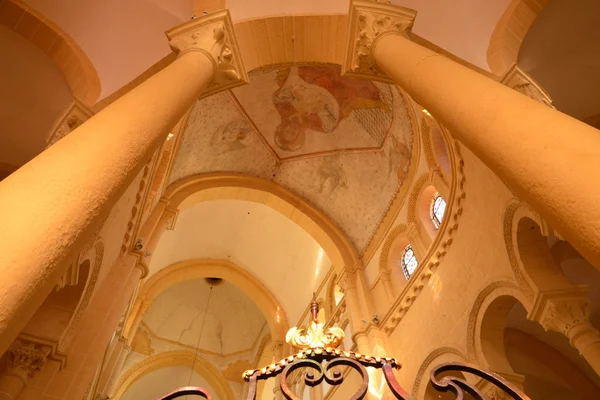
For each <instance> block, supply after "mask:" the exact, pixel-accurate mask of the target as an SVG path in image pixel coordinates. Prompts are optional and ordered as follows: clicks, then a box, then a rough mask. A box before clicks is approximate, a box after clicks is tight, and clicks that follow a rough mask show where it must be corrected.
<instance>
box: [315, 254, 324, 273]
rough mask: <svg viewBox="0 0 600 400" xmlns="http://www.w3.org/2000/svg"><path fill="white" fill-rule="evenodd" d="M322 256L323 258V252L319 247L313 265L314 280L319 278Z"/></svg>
mask: <svg viewBox="0 0 600 400" xmlns="http://www.w3.org/2000/svg"><path fill="white" fill-rule="evenodd" d="M323 256H325V250H323V248H322V247H321V248H320V249H319V254H318V255H317V262H316V263H315V278H316V277H318V276H319V272H320V271H321V266H322V265H323V258H324V257H323Z"/></svg>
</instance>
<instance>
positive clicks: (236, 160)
mask: <svg viewBox="0 0 600 400" xmlns="http://www.w3.org/2000/svg"><path fill="white" fill-rule="evenodd" d="M412 140H413V137H412V125H411V119H410V116H409V114H408V110H407V105H406V102H405V99H404V97H403V96H402V94H401V93H400V92H399V90H398V89H397V88H396V87H395V86H390V85H386V84H380V83H373V82H369V81H361V80H355V79H349V78H342V77H340V69H339V66H334V65H329V64H314V65H313V64H311V65H282V66H276V67H271V68H268V69H261V70H257V71H254V72H252V73H251V74H250V84H249V85H247V86H245V87H241V88H238V89H236V90H234V91H233V92H228V93H220V94H217V95H214V96H211V97H209V98H206V99H202V100H200V101H198V102H197V103H196V105H195V106H194V107H193V109H192V111H191V114H190V116H189V120H188V122H187V125H186V128H185V130H184V133H183V138H182V141H181V145H180V148H179V151H178V153H177V157H176V160H175V162H174V166H173V169H172V171H171V176H170V178H169V182H170V183H172V182H174V181H176V180H178V179H181V178H184V177H186V176H189V175H193V174H198V173H205V172H240V173H246V174H250V175H254V176H259V177H262V178H265V179H269V180H272V181H273V182H275V183H277V184H280V185H282V186H284V187H286V188H288V189H290V190H292V191H294V192H296V193H298V194H299V195H301V196H303V197H304V198H305V199H307V200H308V201H310V202H311V203H312V204H314V205H315V206H317V207H318V208H320V209H321V210H322V211H323V212H324V213H325V214H327V215H328V216H329V217H330V218H331V219H332V220H333V221H335V222H336V223H337V224H338V226H339V227H340V228H341V229H342V230H343V231H344V232H345V233H346V235H348V237H349V238H351V239H352V241H353V242H354V244H355V245H356V247H357V249H358V250H359V251H363V250H364V249H365V248H366V246H367V244H368V243H369V241H370V238H371V237H372V235H373V234H374V232H375V230H376V229H377V226H378V225H379V223H380V222H381V220H382V218H383V216H384V215H385V213H386V212H387V210H388V208H389V206H390V204H391V201H392V200H393V198H394V196H395V195H396V193H397V192H398V190H399V188H400V186H401V185H402V183H403V182H404V181H405V180H406V179H407V176H408V175H409V174H408V171H409V166H410V162H411V158H412Z"/></svg>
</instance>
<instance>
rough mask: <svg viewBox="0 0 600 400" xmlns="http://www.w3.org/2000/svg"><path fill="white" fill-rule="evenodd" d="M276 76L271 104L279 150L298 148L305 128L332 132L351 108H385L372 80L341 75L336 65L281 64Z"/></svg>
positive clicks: (304, 134)
mask: <svg viewBox="0 0 600 400" xmlns="http://www.w3.org/2000/svg"><path fill="white" fill-rule="evenodd" d="M276 79H277V83H278V85H279V89H278V90H277V91H276V92H275V93H274V94H273V104H274V106H275V108H276V110H277V112H278V113H279V116H280V117H281V123H280V124H279V126H278V127H277V128H276V129H275V143H276V144H277V146H279V147H280V148H281V149H283V150H288V151H294V150H298V149H300V148H301V147H302V146H303V145H304V142H305V139H306V131H307V130H311V131H314V132H320V133H330V132H333V131H334V130H335V129H336V128H337V127H338V125H339V124H340V122H341V121H342V120H344V119H345V118H347V117H348V116H349V115H350V113H352V111H356V110H364V109H373V110H384V111H388V109H389V107H388V105H387V104H386V103H385V102H384V101H383V100H382V98H381V96H380V92H379V89H378V88H377V87H376V86H375V85H374V84H373V83H372V82H369V81H363V80H359V79H353V78H342V77H341V76H340V69H339V67H333V66H327V65H326V66H291V67H282V68H280V69H279V70H278V71H277V77H276ZM378 135H379V134H377V135H376V136H378ZM372 136H373V135H372Z"/></svg>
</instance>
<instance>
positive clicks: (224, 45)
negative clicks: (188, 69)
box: [166, 10, 248, 97]
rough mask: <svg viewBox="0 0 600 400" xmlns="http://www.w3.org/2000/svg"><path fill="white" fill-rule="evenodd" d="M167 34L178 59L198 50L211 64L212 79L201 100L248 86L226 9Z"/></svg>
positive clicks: (246, 75) (176, 28)
mask: <svg viewBox="0 0 600 400" xmlns="http://www.w3.org/2000/svg"><path fill="white" fill-rule="evenodd" d="M166 35H167V37H168V38H169V46H171V49H173V51H174V52H176V53H177V54H178V55H179V57H181V56H182V55H183V54H185V53H187V52H190V51H199V52H202V53H204V54H206V55H207V56H208V57H209V58H210V60H211V61H212V63H213V78H212V81H211V83H210V84H209V85H208V87H207V88H206V90H205V91H204V92H203V93H202V97H207V96H210V95H212V94H214V93H217V92H221V91H223V90H227V89H232V88H234V87H236V86H241V85H244V84H246V83H248V73H247V72H246V69H245V68H244V64H243V62H242V57H241V54H240V51H239V48H238V46H237V42H236V39H235V33H234V30H233V23H232V22H231V16H230V15H229V11H228V10H221V11H217V12H214V13H211V14H207V15H204V16H202V17H199V18H196V19H193V20H191V21H189V22H186V23H184V24H181V25H179V26H176V27H175V28H172V29H170V30H168V31H167V32H166Z"/></svg>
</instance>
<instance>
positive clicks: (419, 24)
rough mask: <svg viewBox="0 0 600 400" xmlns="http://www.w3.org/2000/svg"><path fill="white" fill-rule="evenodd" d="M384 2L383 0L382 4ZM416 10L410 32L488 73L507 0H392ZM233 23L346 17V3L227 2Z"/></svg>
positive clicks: (339, 0) (296, 0)
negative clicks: (289, 17) (295, 17)
mask: <svg viewBox="0 0 600 400" xmlns="http://www.w3.org/2000/svg"><path fill="white" fill-rule="evenodd" d="M382 2H383V1H382ZM391 3H392V4H394V5H398V6H403V7H408V8H411V9H413V10H416V11H417V18H416V20H415V25H414V28H413V32H414V33H416V34H417V35H419V36H422V37H423V38H425V39H427V40H429V41H431V42H433V43H435V44H436V45H438V46H440V47H442V48H444V49H445V50H447V51H449V52H451V53H454V54H455V55H457V56H458V57H460V58H462V59H464V60H466V61H468V62H470V63H472V64H475V65H477V66H478V67H481V68H484V69H486V70H489V67H488V64H487V59H486V53H487V48H488V46H489V43H490V37H491V35H492V32H493V31H494V28H495V27H496V24H497V22H498V20H499V19H500V17H501V16H502V14H503V13H504V11H505V10H506V8H507V7H508V5H509V3H510V0H485V1H482V0H436V1H432V0H428V1H423V0H392V1H391ZM227 7H228V8H229V9H230V11H231V15H232V18H233V20H234V21H241V20H246V19H251V18H260V17H264V16H274V15H286V14H288V15H307V14H308V15H310V14H314V15H320V14H347V13H348V9H349V1H348V0H330V1H326V2H324V1H322V0H288V1H284V2H282V1H280V0H227Z"/></svg>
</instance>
